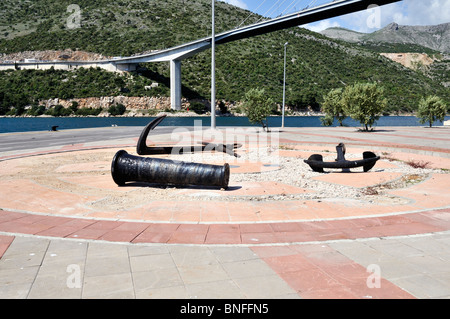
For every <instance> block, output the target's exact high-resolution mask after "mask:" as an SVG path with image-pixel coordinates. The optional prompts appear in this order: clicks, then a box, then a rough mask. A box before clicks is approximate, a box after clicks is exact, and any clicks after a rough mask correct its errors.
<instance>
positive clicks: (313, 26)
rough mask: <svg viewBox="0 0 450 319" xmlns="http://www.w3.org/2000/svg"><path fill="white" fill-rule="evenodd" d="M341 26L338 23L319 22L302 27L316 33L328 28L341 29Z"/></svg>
mask: <svg viewBox="0 0 450 319" xmlns="http://www.w3.org/2000/svg"><path fill="white" fill-rule="evenodd" d="M340 26H341V25H340V24H339V22H337V21H333V20H322V21H319V22H316V23H308V24H305V25H302V28H305V29H309V30H311V31H314V32H321V31H323V30H325V29H328V28H333V27H340Z"/></svg>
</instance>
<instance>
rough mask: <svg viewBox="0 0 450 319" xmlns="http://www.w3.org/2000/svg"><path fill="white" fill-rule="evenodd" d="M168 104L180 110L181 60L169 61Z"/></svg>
mask: <svg viewBox="0 0 450 319" xmlns="http://www.w3.org/2000/svg"><path fill="white" fill-rule="evenodd" d="M170 105H171V108H172V110H181V60H171V61H170Z"/></svg>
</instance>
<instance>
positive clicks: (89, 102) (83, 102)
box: [39, 96, 186, 110]
mask: <svg viewBox="0 0 450 319" xmlns="http://www.w3.org/2000/svg"><path fill="white" fill-rule="evenodd" d="M72 102H77V103H78V108H93V109H98V108H103V109H108V108H109V107H110V106H111V105H117V104H122V105H124V106H125V107H126V108H127V110H165V109H169V108H170V98H169V97H154V96H151V97H150V96H143V97H129V96H105V97H88V98H79V99H69V100H63V99H50V100H42V101H39V104H41V105H44V106H45V107H46V108H51V107H53V106H55V105H58V104H60V105H62V106H63V107H65V108H68V107H69V106H71V105H72ZM184 102H185V103H186V101H184Z"/></svg>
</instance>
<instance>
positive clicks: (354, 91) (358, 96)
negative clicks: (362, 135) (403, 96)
mask: <svg viewBox="0 0 450 319" xmlns="http://www.w3.org/2000/svg"><path fill="white" fill-rule="evenodd" d="M342 103H343V108H344V110H345V113H347V114H348V115H349V116H350V117H351V118H353V119H354V120H356V121H359V122H360V123H361V125H362V126H363V127H364V131H369V128H370V129H371V128H372V125H374V124H375V122H376V121H377V120H378V119H379V118H380V115H382V113H383V111H384V110H385V109H386V107H387V100H386V99H385V98H384V97H383V88H382V87H379V86H378V85H377V84H376V83H356V84H354V85H352V86H347V87H346V88H345V90H344V92H343V93H342Z"/></svg>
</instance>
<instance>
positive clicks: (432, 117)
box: [417, 95, 447, 127]
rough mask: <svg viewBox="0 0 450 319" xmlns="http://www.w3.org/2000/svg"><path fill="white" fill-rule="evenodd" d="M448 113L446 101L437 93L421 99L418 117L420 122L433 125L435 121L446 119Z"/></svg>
mask: <svg viewBox="0 0 450 319" xmlns="http://www.w3.org/2000/svg"><path fill="white" fill-rule="evenodd" d="M446 113H447V106H446V105H445V102H444V101H443V100H442V99H441V98H440V97H438V96H436V95H430V96H427V97H426V98H422V99H421V100H420V102H419V109H418V111H417V117H418V118H419V122H420V123H422V124H425V123H429V124H430V127H432V126H433V123H434V122H435V121H441V122H442V121H444V119H445V114H446Z"/></svg>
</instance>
